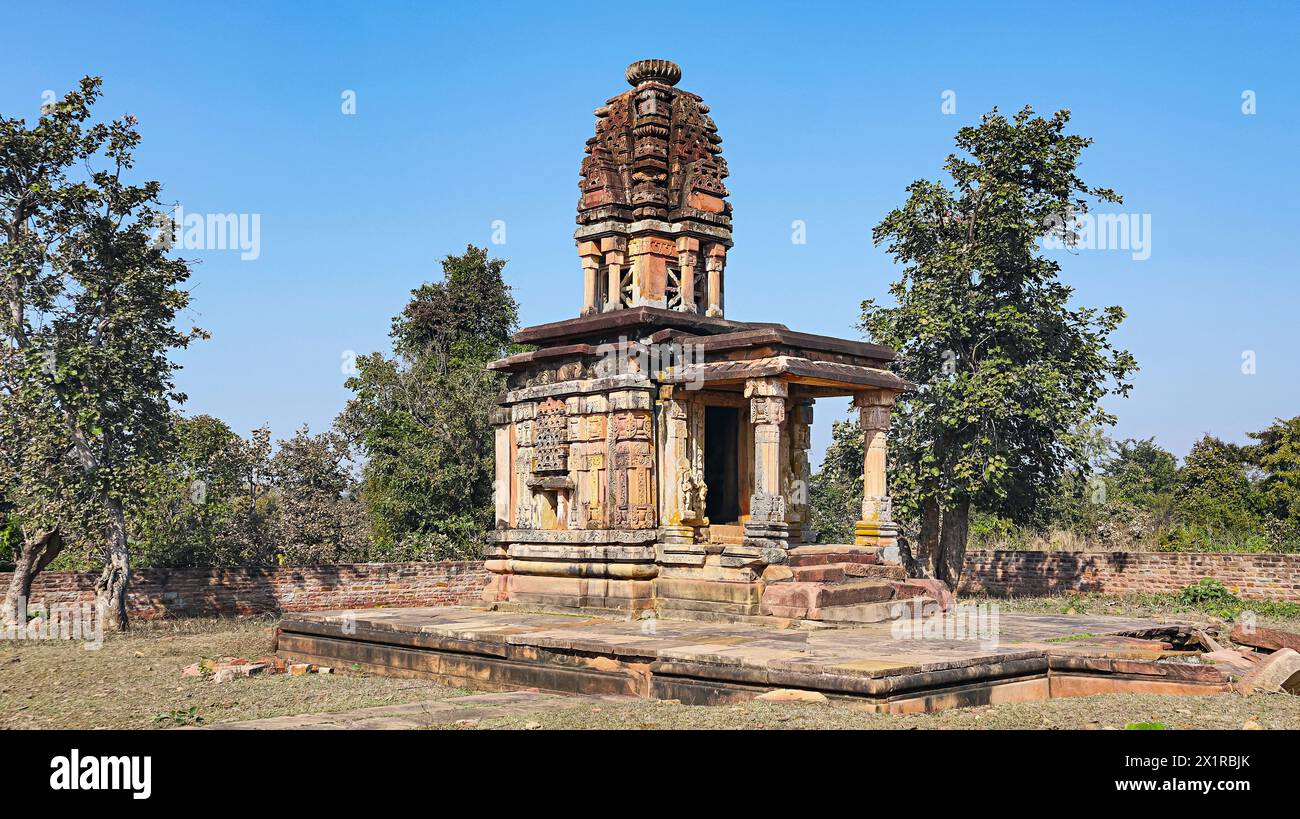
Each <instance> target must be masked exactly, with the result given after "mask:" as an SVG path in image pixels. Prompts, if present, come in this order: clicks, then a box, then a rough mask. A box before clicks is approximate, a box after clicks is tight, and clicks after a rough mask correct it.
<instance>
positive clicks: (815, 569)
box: [790, 563, 851, 583]
mask: <svg viewBox="0 0 1300 819" xmlns="http://www.w3.org/2000/svg"><path fill="white" fill-rule="evenodd" d="M847 565H851V564H847V563H825V564H820V565H816V566H791V567H790V571H792V572H794V579H795V580H796V581H799V582H804V583H839V582H841V581H842V580H844V578H845V576H846V575H847V574H848V573H847V572H846V571H845V569H844V567H845V566H847Z"/></svg>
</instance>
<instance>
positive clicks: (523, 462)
mask: <svg viewBox="0 0 1300 819" xmlns="http://www.w3.org/2000/svg"><path fill="white" fill-rule="evenodd" d="M510 411H511V419H512V420H513V422H514V423H513V425H512V426H513V429H514V438H515V440H514V447H513V448H514V464H513V468H514V475H512V478H513V483H514V485H513V489H512V492H511V494H512V496H513V498H514V510H513V511H514V528H516V529H536V528H537V526H538V521H539V519H540V514H539V512H538V510H537V508H536V504H535V503H534V499H533V492H532V488H531V487H530V486H529V485H528V481H529V479H530V478H531V477H532V475H533V461H534V456H535V449H536V444H537V404H535V403H532V402H525V403H520V404H515V405H514V406H513V407H511V408H510Z"/></svg>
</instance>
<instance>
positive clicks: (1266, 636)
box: [1230, 623, 1300, 651]
mask: <svg viewBox="0 0 1300 819" xmlns="http://www.w3.org/2000/svg"><path fill="white" fill-rule="evenodd" d="M1230 637H1231V639H1232V642H1234V643H1237V644H1238V645H1243V646H1252V647H1254V648H1262V649H1265V650H1267V651H1277V650H1278V649H1281V648H1289V649H1292V650H1294V651H1300V634H1293V633H1292V632H1289V631H1281V630H1279V629H1275V628H1263V627H1262V626H1245V625H1242V624H1241V623H1238V624H1237V625H1235V626H1233V627H1232V634H1231V635H1230Z"/></svg>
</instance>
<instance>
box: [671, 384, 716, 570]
mask: <svg viewBox="0 0 1300 819" xmlns="http://www.w3.org/2000/svg"><path fill="white" fill-rule="evenodd" d="M659 396H660V413H659V419H660V425H661V426H660V430H661V434H660V441H661V448H660V452H659V455H660V464H659V498H660V501H659V504H660V507H659V525H660V528H661V529H662V531H663V536H662V542H663V543H664V545H665V548H666V550H668V551H674V552H682V551H685V552H690V553H695V552H698V553H699V555H700V556H701V557H702V556H703V554H704V550H703V548H702V547H701V548H699V549H696V548H694V544H695V527H697V526H704V525H706V524H707V522H708V521H707V520H706V519H705V517H704V501H705V497H706V493H707V491H708V490H707V488H706V487H705V485H704V456H703V449H702V447H701V443H702V441H701V440H700V435H701V433H702V430H701V429H700V427H701V426H702V421H701V419H700V418H698V416H700V415H702V413H701V411H700V408H699V407H698V406H696V404H695V403H694V402H692V401H688V400H685V398H684V390H682V388H680V387H674V386H672V385H665V386H663V387H660V391H659Z"/></svg>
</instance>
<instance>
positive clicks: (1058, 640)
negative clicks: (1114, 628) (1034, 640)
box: [1044, 632, 1101, 643]
mask: <svg viewBox="0 0 1300 819" xmlns="http://www.w3.org/2000/svg"><path fill="white" fill-rule="evenodd" d="M1099 636H1101V635H1099V634H1090V633H1087V632H1084V633H1083V634H1066V635H1063V636H1061V637H1049V638H1048V639H1047V640H1045V641H1044V642H1048V643H1072V642H1074V641H1075V640H1091V639H1092V638H1093V637H1099Z"/></svg>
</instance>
